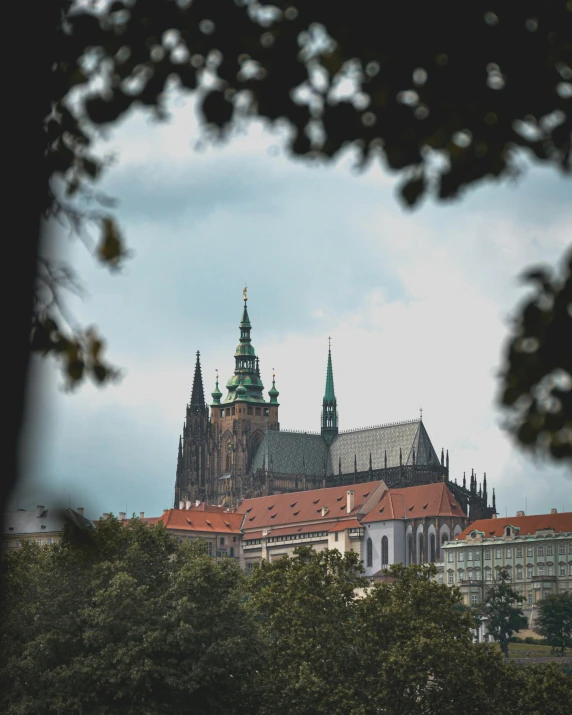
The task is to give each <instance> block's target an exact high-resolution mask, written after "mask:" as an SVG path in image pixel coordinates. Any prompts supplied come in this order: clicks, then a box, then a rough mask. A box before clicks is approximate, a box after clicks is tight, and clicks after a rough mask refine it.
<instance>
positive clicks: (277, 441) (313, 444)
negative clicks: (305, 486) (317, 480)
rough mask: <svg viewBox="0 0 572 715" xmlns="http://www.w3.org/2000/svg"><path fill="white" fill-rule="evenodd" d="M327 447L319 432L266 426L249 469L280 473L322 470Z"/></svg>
mask: <svg viewBox="0 0 572 715" xmlns="http://www.w3.org/2000/svg"><path fill="white" fill-rule="evenodd" d="M327 456H328V447H327V445H326V443H325V442H324V440H323V438H322V435H321V434H311V433H305V432H285V431H280V432H277V431H274V430H269V431H268V432H267V433H266V434H265V435H264V438H263V440H262V442H261V443H260V447H259V448H258V450H257V452H256V455H255V457H254V460H253V462H252V469H253V471H256V470H257V469H262V468H263V464H264V459H265V458H266V469H269V468H270V464H272V471H273V472H279V473H282V474H308V475H311V474H318V475H320V474H323V473H324V464H325V463H326V462H327Z"/></svg>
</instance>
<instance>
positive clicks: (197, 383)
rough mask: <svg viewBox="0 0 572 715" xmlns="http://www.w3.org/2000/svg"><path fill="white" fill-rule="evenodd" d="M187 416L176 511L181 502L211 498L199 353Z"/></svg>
mask: <svg viewBox="0 0 572 715" xmlns="http://www.w3.org/2000/svg"><path fill="white" fill-rule="evenodd" d="M186 416H187V419H186V421H185V424H184V425H183V435H182V439H181V437H179V452H178V457H177V479H176V486H175V508H176V507H177V506H178V505H179V502H181V501H189V500H191V501H192V500H194V499H201V500H203V499H205V498H206V497H207V495H208V472H207V463H208V451H209V449H208V448H209V410H208V407H207V405H206V402H205V393H204V389H203V376H202V371H201V356H200V353H199V351H198V350H197V361H196V363H195V375H194V378H193V389H192V392H191V399H190V402H189V403H188V404H187V415H186Z"/></svg>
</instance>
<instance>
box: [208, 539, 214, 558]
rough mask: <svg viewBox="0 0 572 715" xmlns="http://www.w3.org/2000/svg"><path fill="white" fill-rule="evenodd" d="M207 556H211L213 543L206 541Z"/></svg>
mask: <svg viewBox="0 0 572 715" xmlns="http://www.w3.org/2000/svg"><path fill="white" fill-rule="evenodd" d="M207 554H208V555H209V556H212V555H213V542H212V541H207Z"/></svg>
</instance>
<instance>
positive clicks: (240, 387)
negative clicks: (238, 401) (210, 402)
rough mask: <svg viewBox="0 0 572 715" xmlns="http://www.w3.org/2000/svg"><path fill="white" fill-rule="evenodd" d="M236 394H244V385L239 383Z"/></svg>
mask: <svg viewBox="0 0 572 715" xmlns="http://www.w3.org/2000/svg"><path fill="white" fill-rule="evenodd" d="M236 394H237V396H238V395H246V387H245V386H244V385H239V386H238V387H237V388H236Z"/></svg>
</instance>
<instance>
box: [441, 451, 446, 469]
mask: <svg viewBox="0 0 572 715" xmlns="http://www.w3.org/2000/svg"><path fill="white" fill-rule="evenodd" d="M441 466H442V467H444V466H445V453H444V451H443V447H441Z"/></svg>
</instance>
